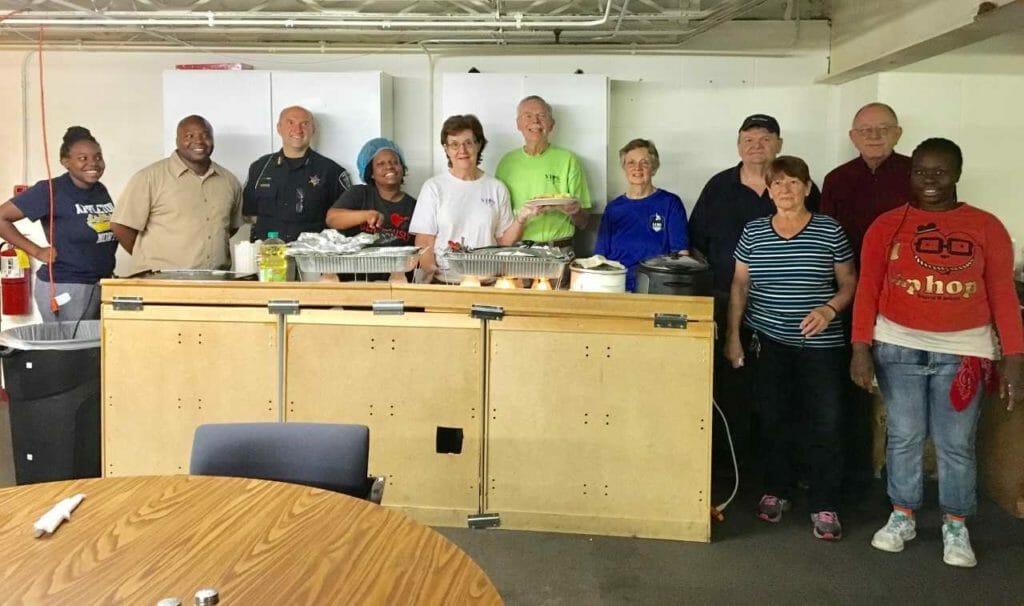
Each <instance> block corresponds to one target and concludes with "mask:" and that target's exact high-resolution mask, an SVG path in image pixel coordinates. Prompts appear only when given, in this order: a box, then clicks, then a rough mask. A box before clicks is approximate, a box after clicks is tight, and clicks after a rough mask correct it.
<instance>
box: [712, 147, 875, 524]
mask: <svg viewBox="0 0 1024 606" xmlns="http://www.w3.org/2000/svg"><path fill="white" fill-rule="evenodd" d="M767 181H768V191H769V194H770V195H771V198H772V201H773V202H775V208H776V212H775V214H773V215H772V216H770V217H764V218H760V219H755V220H753V221H751V222H750V223H748V224H747V225H746V227H744V228H743V234H742V235H741V236H740V240H739V243H738V244H737V245H736V254H735V257H736V272H735V275H734V277H733V281H732V292H731V294H730V303H729V324H728V330H727V333H726V343H725V354H726V357H727V358H728V359H729V360H730V361H731V362H732V365H733V366H734V367H737V368H738V367H740V366H742V365H743V362H744V356H745V352H744V350H743V345H742V343H741V339H740V331H741V329H743V330H750V331H752V332H753V336H752V337H751V347H750V353H751V354H752V355H753V356H755V357H756V358H757V364H756V365H755V368H754V377H755V378H754V380H755V389H756V391H755V393H757V394H758V395H759V396H760V402H759V405H760V406H759V410H760V413H761V449H762V459H763V461H764V465H765V474H764V496H762V497H761V500H760V502H759V503H758V512H757V515H758V517H760V518H761V519H763V520H765V521H768V522H778V521H779V520H781V519H782V512H783V510H784V509H787V508H788V506H789V492H790V490H791V488H792V485H793V480H794V477H793V472H792V469H793V466H792V465H791V461H790V459H791V456H792V455H793V454H794V453H793V452H791V451H792V450H793V448H792V446H793V443H792V441H791V440H790V439H788V436H789V435H790V434H792V433H793V430H794V429H797V430H805V429H806V438H807V442H808V443H807V447H806V449H804V451H805V452H806V453H807V455H808V457H809V459H810V460H808V461H807V470H808V473H809V478H808V479H809V480H810V483H811V487H810V493H809V505H810V511H811V520H812V522H813V524H814V536H816V537H818V538H819V539H825V540H837V539H839V538H840V537H841V536H842V527H841V526H840V524H839V516H838V515H837V514H836V509H837V506H838V504H839V492H840V481H841V479H842V462H841V456H842V453H841V449H840V423H841V419H842V392H843V389H844V384H845V380H846V359H847V357H846V354H845V343H844V339H843V329H842V324H841V322H840V320H839V319H837V316H838V315H839V312H840V311H842V310H843V309H844V308H845V307H846V306H848V305H849V304H850V302H851V301H852V300H853V293H854V290H855V289H856V285H857V276H856V271H855V270H854V265H853V252H852V251H851V249H850V245H849V243H848V241H847V239H846V236H845V234H844V233H843V229H842V227H840V226H839V224H838V223H836V222H835V220H833V219H832V218H831V217H828V216H826V215H821V214H817V213H812V212H811V211H809V210H807V207H806V206H805V205H804V200H805V199H806V198H807V195H808V194H809V193H810V191H811V176H810V174H809V171H808V169H807V164H806V163H805V162H804V161H803V160H801V159H800V158H796V157H793V156H779V157H778V158H776V159H775V160H774V161H773V162H772V163H771V164H770V165H769V167H768V175H767ZM837 284H838V288H836V285H837Z"/></svg>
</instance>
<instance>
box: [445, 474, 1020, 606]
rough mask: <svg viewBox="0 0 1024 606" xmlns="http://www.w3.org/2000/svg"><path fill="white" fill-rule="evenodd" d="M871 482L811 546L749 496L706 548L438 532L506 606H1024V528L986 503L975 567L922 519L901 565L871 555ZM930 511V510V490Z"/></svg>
mask: <svg viewBox="0 0 1024 606" xmlns="http://www.w3.org/2000/svg"><path fill="white" fill-rule="evenodd" d="M884 493H885V491H884V486H883V485H882V482H881V481H876V482H875V483H873V484H872V485H871V486H869V487H867V488H866V491H865V492H864V493H863V494H861V495H860V496H859V498H858V499H857V500H856V503H855V504H853V505H852V506H850V507H847V508H846V510H845V511H844V512H842V513H841V517H842V521H843V525H844V531H845V536H844V538H843V540H842V541H839V542H837V543H826V542H823V541H820V540H817V539H815V538H814V537H813V536H812V535H811V526H810V518H809V516H808V512H807V511H806V510H805V508H803V507H801V505H802V504H801V503H800V502H799V500H798V501H797V503H795V504H794V508H793V510H791V511H790V512H788V513H787V514H786V517H785V518H784V519H783V520H782V522H780V523H778V524H767V523H765V522H762V521H760V520H758V519H757V518H756V517H755V516H754V515H753V510H754V505H755V502H756V500H757V498H758V497H759V496H760V495H759V494H752V493H751V492H750V491H749V490H748V491H743V492H741V493H740V495H739V496H738V497H737V500H736V501H734V502H733V504H732V506H731V507H730V508H729V509H728V510H727V511H726V520H725V522H723V523H721V524H716V525H715V527H714V530H713V535H714V538H713V540H712V542H711V543H710V544H698V543H683V542H674V541H657V540H645V539H633V538H617V537H598V536H583V535H563V534H553V533H534V532H521V531H507V530H500V529H494V530H469V529H438V530H439V531H440V532H441V533H442V534H444V535H445V536H447V537H448V538H450V539H451V540H453V541H454V542H455V543H457V544H458V545H460V546H461V547H462V548H463V549H464V550H465V551H466V552H467V553H469V554H470V555H471V556H472V557H473V558H474V559H475V560H476V561H477V562H478V563H479V564H480V565H481V567H482V568H483V569H484V570H485V571H487V573H488V575H490V577H491V579H492V580H493V581H494V583H495V585H496V586H497V588H498V590H499V591H500V592H501V594H502V596H503V597H504V598H505V600H506V602H507V603H508V604H510V605H520V604H521V605H529V606H553V605H574V606H575V605H584V604H585V605H588V606H599V605H606V604H607V605H617V604H658V605H660V604H754V603H757V604H799V603H803V604H807V605H817V604H878V605H882V604H903V605H911V604H929V605H937V604H957V605H964V604H986V605H1002V604H1018V605H1019V604H1024V521H1022V520H1018V519H1015V518H1013V517H1011V516H1010V515H1009V514H1007V513H1005V512H1003V511H1002V510H1000V509H999V508H998V507H997V506H996V505H995V504H994V503H992V502H991V501H988V500H984V501H983V502H982V503H981V504H980V508H979V514H978V515H977V516H976V517H975V518H973V519H972V520H971V521H969V527H970V530H971V533H972V541H973V544H974V549H975V552H976V553H977V556H978V560H979V564H978V567H977V568H974V569H970V570H966V569H957V568H953V567H951V566H947V565H946V564H943V562H942V539H941V536H940V527H941V526H940V521H939V512H938V510H937V509H936V508H935V506H933V507H932V508H927V509H925V510H924V511H922V512H920V514H919V524H920V525H919V527H918V538H917V539H915V540H914V541H912V542H910V543H909V544H908V545H907V548H906V549H905V550H904V551H903V552H902V553H900V554H890V553H884V552H881V551H878V550H876V549H874V548H872V547H871V546H870V541H871V535H872V534H873V533H874V532H875V530H877V529H878V528H879V527H880V526H881V525H882V524H883V523H884V522H885V519H886V517H887V515H888V503H887V500H886V498H885V494H884ZM928 494H929V496H928V501H929V502H930V503H935V501H936V499H937V497H936V495H935V490H934V485H932V486H931V487H930V488H929V493H928Z"/></svg>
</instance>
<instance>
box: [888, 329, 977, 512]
mask: <svg viewBox="0 0 1024 606" xmlns="http://www.w3.org/2000/svg"><path fill="white" fill-rule="evenodd" d="M872 351H873V354H874V358H875V374H876V375H877V376H878V386H879V387H880V388H881V389H882V397H883V398H884V400H885V412H886V417H887V421H886V427H887V429H888V432H889V442H888V445H887V446H886V454H885V461H886V470H887V475H888V477H889V498H890V499H891V500H892V503H893V505H898V506H900V507H908V508H910V509H917V508H918V507H920V506H921V501H922V500H923V498H924V497H923V493H924V478H923V472H922V469H921V467H922V462H921V459H922V456H923V453H924V442H925V438H927V437H928V435H929V434H930V435H931V437H932V441H933V442H934V443H935V452H936V454H937V455H938V462H939V506H940V507H941V508H942V511H943V512H945V513H950V514H953V515H958V516H966V515H970V514H972V513H974V509H975V507H976V505H977V497H976V495H975V485H976V483H977V463H976V461H975V458H974V435H975V430H976V429H977V427H978V412H979V411H980V410H981V396H982V393H983V392H984V388H983V386H981V385H979V386H978V393H977V395H975V397H974V399H973V400H971V403H970V404H969V405H968V407H967V408H965V409H964V410H962V411H960V412H957V411H956V410H955V409H954V408H953V404H952V403H951V402H950V399H949V388H950V385H951V384H952V382H953V377H954V376H955V375H956V372H957V369H958V368H960V360H961V356H957V355H953V354H943V353H934V352H930V351H921V350H919V349H911V348H909V347H901V346H899V345H891V344H889V343H878V342H875V344H874V347H873V348H872Z"/></svg>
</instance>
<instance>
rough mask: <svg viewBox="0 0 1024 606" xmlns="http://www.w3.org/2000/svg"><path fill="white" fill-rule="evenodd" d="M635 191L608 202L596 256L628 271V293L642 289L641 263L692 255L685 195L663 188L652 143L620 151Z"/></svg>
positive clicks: (642, 141)
mask: <svg viewBox="0 0 1024 606" xmlns="http://www.w3.org/2000/svg"><path fill="white" fill-rule="evenodd" d="M619 161H620V162H621V163H622V172H623V173H625V175H626V181H627V182H628V183H629V187H628V188H627V189H626V193H624V194H622V195H621V196H619V197H618V198H615V199H614V200H612V201H611V202H609V203H608V206H607V207H605V209H604V215H602V216H601V227H600V228H599V229H598V231H597V243H596V244H594V254H595V255H602V256H604V257H605V258H606V259H611V260H613V261H618V262H619V263H622V264H623V265H625V266H626V290H628V291H634V290H636V268H637V265H639V264H640V262H641V261H644V260H646V259H650V258H651V257H657V256H658V255H667V254H670V253H681V254H689V253H688V250H687V249H688V248H689V232H688V230H687V229H686V207H684V206H683V201H682V200H680V199H679V196H677V195H675V194H673V193H671V192H667V191H665V190H663V189H657V188H655V187H654V184H653V183H652V182H651V180H652V179H653V178H654V175H655V174H656V173H657V172H658V166H659V158H658V148H656V147H655V146H654V143H653V142H651V141H648V140H647V139H633V140H632V141H630V142H629V143H627V144H626V145H625V146H624V147H623V148H622V149H620V150H619Z"/></svg>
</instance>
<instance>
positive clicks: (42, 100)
mask: <svg viewBox="0 0 1024 606" xmlns="http://www.w3.org/2000/svg"><path fill="white" fill-rule="evenodd" d="M43 31H45V28H43V27H42V26H40V27H39V53H38V54H39V123H40V124H41V125H42V127H43V163H44V164H45V166H46V183H47V185H49V187H50V229H49V232H48V235H47V240H48V241H49V244H50V247H49V249H50V255H49V259H47V263H46V270H47V273H48V274H49V277H50V311H52V312H53V313H54V314H57V313H59V312H60V305H57V285H56V284H54V283H53V213H54V210H55V207H56V204H55V203H54V197H53V175H52V174H51V173H50V144H49V143H47V141H49V139H48V138H47V136H46V92H45V86H44V85H43Z"/></svg>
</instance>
